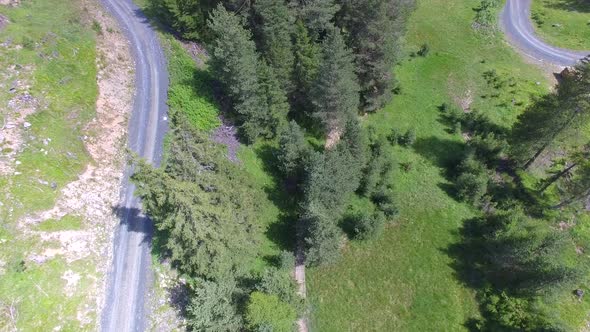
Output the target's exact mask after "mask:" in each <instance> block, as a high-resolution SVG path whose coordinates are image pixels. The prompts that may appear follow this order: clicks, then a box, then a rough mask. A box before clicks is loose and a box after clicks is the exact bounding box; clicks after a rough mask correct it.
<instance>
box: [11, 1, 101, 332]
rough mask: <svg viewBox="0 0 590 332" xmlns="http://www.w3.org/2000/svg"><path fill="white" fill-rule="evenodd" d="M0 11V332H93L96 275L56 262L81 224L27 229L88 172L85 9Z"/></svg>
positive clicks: (91, 48) (89, 44) (92, 81)
mask: <svg viewBox="0 0 590 332" xmlns="http://www.w3.org/2000/svg"><path fill="white" fill-rule="evenodd" d="M5 3H6V2H3V4H2V5H0V21H2V24H1V27H0V68H1V69H0V127H1V129H0V220H1V223H0V224H1V225H0V330H6V331H13V330H14V331H16V330H23V331H34V330H51V329H62V330H85V329H93V328H94V326H95V323H96V318H97V317H96V308H95V303H93V300H95V299H96V298H95V296H96V294H94V292H95V290H96V280H97V279H96V278H97V277H99V276H100V272H99V268H100V267H99V266H98V265H97V264H96V260H95V257H94V256H93V255H92V253H91V252H84V253H82V254H81V256H79V257H78V256H76V257H71V256H69V255H65V254H64V250H63V243H62V242H61V239H63V237H60V234H67V233H68V232H72V234H73V233H76V232H78V231H81V230H84V229H86V227H87V224H85V223H84V222H82V217H81V216H79V215H66V216H64V217H63V218H61V219H59V218H58V219H50V220H42V219H41V220H39V221H36V222H34V223H30V222H28V221H27V220H29V219H27V217H28V216H31V215H34V214H35V213H36V212H40V211H43V210H48V209H50V208H52V207H53V206H54V204H55V203H56V200H57V198H58V196H59V193H60V192H61V190H62V189H63V188H64V187H65V186H66V185H67V184H68V183H70V182H72V181H74V180H76V178H77V176H78V175H79V174H80V173H81V172H82V170H83V168H84V167H85V166H86V165H87V164H88V163H89V162H90V157H89V155H88V153H87V152H86V148H85V143H84V140H83V138H82V137H84V136H86V135H88V137H90V136H92V133H89V132H88V131H86V130H85V126H86V125H87V124H88V122H89V121H90V120H91V119H92V118H93V117H94V116H95V103H96V98H97V91H98V89H97V70H98V69H97V59H96V58H97V53H96V45H95V37H96V32H94V31H93V26H92V23H91V22H90V21H89V20H88V19H87V18H88V16H89V13H88V9H84V6H85V5H87V3H85V2H80V1H55V0H41V1H36V0H32V1H22V2H16V3H17V6H8V5H5ZM74 240H75V238H74ZM77 244H79V245H80V246H81V247H82V248H84V245H85V244H84V243H77ZM87 249H88V250H90V249H92V248H87ZM83 250H85V249H83Z"/></svg>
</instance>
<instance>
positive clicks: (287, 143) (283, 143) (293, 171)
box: [277, 121, 309, 179]
mask: <svg viewBox="0 0 590 332" xmlns="http://www.w3.org/2000/svg"><path fill="white" fill-rule="evenodd" d="M308 151H309V148H308V147H307V142H306V141H305V136H304V135H303V131H302V130H301V127H299V125H298V124H297V122H295V121H291V122H290V123H289V125H288V126H287V127H286V129H285V130H284V131H283V132H282V133H281V135H280V138H279V153H278V156H277V159H278V162H279V163H278V167H279V170H280V171H281V173H282V174H283V176H284V177H285V178H287V179H297V178H299V177H300V176H301V173H302V171H303V167H304V161H305V159H306V156H307V155H308Z"/></svg>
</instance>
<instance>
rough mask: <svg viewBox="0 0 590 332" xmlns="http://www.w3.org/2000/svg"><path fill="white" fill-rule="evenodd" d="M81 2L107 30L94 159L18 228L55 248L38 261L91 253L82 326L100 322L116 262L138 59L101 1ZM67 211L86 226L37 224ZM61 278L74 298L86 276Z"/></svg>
mask: <svg viewBox="0 0 590 332" xmlns="http://www.w3.org/2000/svg"><path fill="white" fill-rule="evenodd" d="M82 5H83V6H84V7H85V8H86V9H87V11H85V12H86V14H85V15H87V17H84V18H82V19H83V20H87V21H89V22H92V21H93V20H96V21H97V22H99V24H100V25H101V26H102V27H103V31H104V32H103V33H102V34H99V35H98V36H97V41H96V42H97V66H98V69H99V71H98V75H97V84H98V88H99V95H98V99H97V101H96V117H95V118H94V119H92V120H91V121H90V122H89V124H88V125H87V127H86V128H85V132H87V133H89V134H88V139H86V140H85V143H86V149H87V151H88V153H89V154H90V156H91V157H92V159H93V162H92V163H91V164H89V165H87V167H86V169H85V171H84V172H83V173H82V174H80V175H79V177H78V180H76V181H74V182H71V183H69V184H68V185H66V186H65V187H64V188H63V189H62V190H61V192H60V195H59V198H58V200H57V203H56V204H55V206H54V207H53V208H52V209H50V210H47V211H42V212H39V213H35V214H31V215H28V216H26V217H24V218H23V219H22V220H21V221H20V223H19V226H20V227H21V229H23V231H24V232H25V234H29V235H31V236H37V237H38V238H39V240H41V241H42V242H43V243H47V244H48V245H47V246H48V247H50V248H49V249H45V250H44V251H43V252H34V253H29V255H28V258H29V259H30V260H32V261H34V262H36V263H39V264H42V263H43V262H44V261H46V260H49V259H51V258H53V257H56V256H61V257H63V258H64V259H65V260H66V262H72V261H76V260H79V259H82V258H86V257H92V259H93V260H94V261H95V263H96V267H97V270H98V271H99V272H98V273H99V276H98V278H93V279H92V281H93V282H92V285H91V286H89V287H88V288H86V289H84V292H85V296H86V297H87V299H88V301H87V303H94V304H95V305H92V306H89V305H85V306H83V307H82V308H79V312H78V314H77V318H78V320H79V321H80V322H81V323H82V324H90V323H92V321H93V320H96V321H95V323H96V325H97V326H98V325H99V324H100V314H98V313H99V310H100V308H102V304H103V302H104V293H105V289H106V274H107V271H108V268H109V266H110V264H111V256H112V252H111V251H112V248H111V246H112V236H113V230H114V227H115V226H116V224H117V223H118V219H117V217H116V215H115V213H114V210H113V207H114V206H116V205H117V204H118V201H119V198H120V183H121V179H122V175H123V174H122V171H123V169H124V159H125V153H124V151H125V148H124V143H125V137H126V131H127V120H128V115H129V113H130V111H131V109H132V105H133V102H132V97H133V91H132V87H133V69H134V63H133V60H132V58H131V54H130V50H129V46H128V43H127V39H126V38H125V37H124V35H123V34H122V33H121V32H120V30H119V28H118V26H117V24H116V22H115V21H114V20H113V18H111V17H110V16H108V15H107V14H106V13H105V12H104V11H103V9H102V8H101V7H100V3H99V2H98V1H97V0H87V1H85V2H84V3H83V4H82ZM90 133H92V134H90ZM68 214H69V215H76V216H80V217H82V218H83V220H84V223H83V227H82V230H71V231H58V232H41V231H36V230H34V227H32V226H34V225H36V224H38V223H42V222H44V221H46V220H49V219H54V220H59V219H61V218H62V217H63V216H65V215H68ZM55 243H59V247H58V248H53V247H54V246H55V245H53V244H55ZM85 277H86V276H85ZM62 278H63V279H64V280H65V284H66V287H65V290H64V291H65V293H66V295H67V296H72V295H73V294H74V292H75V291H76V289H75V286H76V285H77V284H78V281H79V280H80V278H81V277H80V276H79V275H77V274H75V273H74V272H72V271H70V270H68V271H65V273H64V275H63V277H62ZM93 313H94V315H93ZM91 317H94V318H91Z"/></svg>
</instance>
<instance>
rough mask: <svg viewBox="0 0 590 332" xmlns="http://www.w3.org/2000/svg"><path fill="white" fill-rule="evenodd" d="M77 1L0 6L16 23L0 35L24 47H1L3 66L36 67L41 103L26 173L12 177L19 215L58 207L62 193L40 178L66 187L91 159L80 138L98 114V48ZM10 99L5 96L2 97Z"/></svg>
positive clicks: (33, 77)
mask: <svg viewBox="0 0 590 332" xmlns="http://www.w3.org/2000/svg"><path fill="white" fill-rule="evenodd" d="M74 3H75V2H73V1H56V0H52V1H27V2H24V3H23V4H22V5H21V6H19V7H16V8H12V9H9V8H7V7H0V12H2V13H3V14H4V15H6V16H7V17H8V18H9V20H10V21H11V23H10V24H9V25H8V26H7V28H6V29H5V30H4V31H2V32H1V33H0V39H2V40H6V39H8V38H10V39H12V40H13V41H14V42H16V43H20V44H24V45H25V47H24V48H23V49H21V50H14V49H4V48H3V49H1V50H0V59H1V60H0V62H1V65H3V66H8V65H12V64H18V65H21V66H23V67H24V66H27V65H28V66H32V68H34V69H33V72H32V74H30V77H25V80H27V81H29V82H30V83H31V89H30V92H31V95H33V96H34V97H35V98H37V99H38V100H39V103H40V104H41V105H42V107H40V110H39V111H37V112H36V113H35V114H33V115H31V116H29V117H27V121H28V122H30V123H31V124H32V126H31V128H30V135H32V136H34V137H35V138H36V139H35V140H31V141H29V142H28V146H27V147H26V148H25V150H24V151H23V153H22V154H21V155H20V156H19V157H18V160H19V161H21V164H20V165H19V166H18V167H17V171H18V172H20V173H22V174H21V175H17V176H14V177H12V178H11V183H12V184H11V185H10V192H11V194H12V197H13V199H14V200H15V204H14V206H13V208H14V209H15V210H14V212H13V214H14V216H15V217H17V216H20V215H22V214H24V213H27V212H32V211H37V210H42V209H47V208H50V207H51V206H53V204H54V202H55V198H56V195H57V193H58V191H55V190H52V189H51V188H50V187H49V186H43V185H39V182H38V181H37V180H38V179H41V180H43V181H48V182H55V183H56V184H57V186H58V187H60V188H61V187H62V186H64V185H65V184H66V183H68V182H70V181H72V180H73V179H75V177H76V176H77V174H78V173H79V172H80V171H81V170H82V168H83V167H84V165H86V164H87V163H88V161H89V158H88V155H87V153H86V151H85V148H84V143H83V142H82V140H81V139H80V137H81V136H82V134H81V133H82V129H83V127H84V125H85V124H86V123H87V122H88V121H89V120H90V119H91V118H92V117H93V116H94V114H95V109H94V106H95V101H96V96H97V86H96V65H95V58H96V52H95V42H94V33H93V32H92V31H91V30H90V29H89V28H88V27H86V26H84V25H83V24H82V23H81V22H80V19H79V17H80V15H81V12H80V9H79V8H77V6H78V5H73V4H74ZM9 97H10V95H6V94H4V95H0V100H2V101H3V102H6V101H7V99H8V98H9ZM47 138H49V139H51V142H50V143H49V145H47V146H44V144H43V143H42V140H43V139H47ZM45 151H47V154H46V153H45Z"/></svg>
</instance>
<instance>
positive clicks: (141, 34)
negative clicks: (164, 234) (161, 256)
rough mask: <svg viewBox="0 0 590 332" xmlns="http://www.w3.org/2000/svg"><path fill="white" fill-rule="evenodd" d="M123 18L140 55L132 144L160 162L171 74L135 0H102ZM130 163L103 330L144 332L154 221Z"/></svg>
mask: <svg viewBox="0 0 590 332" xmlns="http://www.w3.org/2000/svg"><path fill="white" fill-rule="evenodd" d="M101 1H102V3H103V5H104V6H105V7H106V9H107V10H108V11H109V12H110V13H111V14H112V15H113V16H114V17H115V18H116V19H117V21H118V23H119V24H120V25H121V27H122V29H123V31H124V32H125V35H126V36H127V38H128V39H129V43H130V46H131V51H132V54H133V58H134V60H135V96H134V107H133V113H132V116H131V118H130V119H129V133H128V140H129V142H128V145H129V148H130V149H131V150H132V151H133V152H135V153H136V154H138V155H139V156H140V157H142V158H145V159H146V160H147V161H148V162H151V163H152V164H154V165H156V166H158V165H159V164H160V161H161V158H162V142H163V138H164V134H165V133H166V130H167V129H168V125H167V122H166V111H167V107H166V98H167V89H168V74H167V69H166V61H165V57H164V53H163V51H162V48H161V47H160V44H159V42H158V36H157V35H156V33H155V31H154V30H153V28H152V26H151V25H150V23H149V21H148V19H147V18H146V17H145V16H144V15H143V14H142V12H141V10H140V9H139V8H138V7H137V6H136V5H135V4H133V2H132V0H101ZM131 174H133V169H132V168H128V169H127V170H126V172H125V177H124V179H123V181H122V184H121V186H122V187H121V200H120V204H119V206H118V207H117V208H116V209H117V212H118V214H119V216H120V218H121V223H120V225H119V227H117V229H116V231H115V235H114V243H113V247H114V248H113V250H114V251H113V265H112V267H111V270H110V271H109V278H108V285H107V296H106V299H105V306H104V308H103V312H102V317H101V330H102V331H109V332H129V331H143V330H145V328H146V313H145V311H146V308H145V303H146V300H147V298H146V294H147V293H148V292H147V291H148V289H149V282H150V276H151V270H150V262H151V258H150V257H151V256H150V241H151V234H152V225H151V222H150V220H149V219H148V218H147V217H145V216H144V215H143V214H142V213H141V210H140V202H139V200H138V199H137V198H136V197H135V196H134V189H135V187H134V185H133V184H131V183H130V182H129V177H130V176H131Z"/></svg>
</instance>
